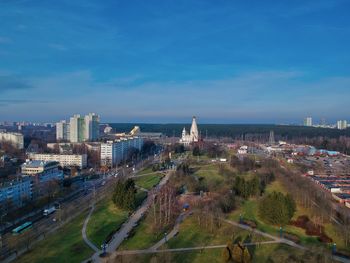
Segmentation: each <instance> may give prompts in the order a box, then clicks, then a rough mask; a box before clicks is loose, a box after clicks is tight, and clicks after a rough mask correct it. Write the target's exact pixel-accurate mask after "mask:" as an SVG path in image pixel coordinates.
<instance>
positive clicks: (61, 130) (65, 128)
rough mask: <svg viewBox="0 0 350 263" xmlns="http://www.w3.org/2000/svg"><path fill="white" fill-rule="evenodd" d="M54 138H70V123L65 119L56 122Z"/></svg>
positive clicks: (66, 139)
mask: <svg viewBox="0 0 350 263" xmlns="http://www.w3.org/2000/svg"><path fill="white" fill-rule="evenodd" d="M56 140H58V141H60V140H65V141H69V140H70V125H69V123H68V122H67V121H65V120H62V121H60V122H57V123H56Z"/></svg>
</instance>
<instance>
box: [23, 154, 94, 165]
mask: <svg viewBox="0 0 350 263" xmlns="http://www.w3.org/2000/svg"><path fill="white" fill-rule="evenodd" d="M29 158H30V159H31V160H36V161H44V162H50V161H55V162H59V164H60V165H61V166H62V167H72V166H78V167H79V168H81V169H82V168H85V167H86V166H87V155H86V154H37V153H34V154H29Z"/></svg>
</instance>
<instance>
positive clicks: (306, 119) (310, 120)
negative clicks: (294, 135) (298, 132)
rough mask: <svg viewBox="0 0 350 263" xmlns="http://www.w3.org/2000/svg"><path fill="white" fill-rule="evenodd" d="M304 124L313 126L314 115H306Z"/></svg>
mask: <svg viewBox="0 0 350 263" xmlns="http://www.w3.org/2000/svg"><path fill="white" fill-rule="evenodd" d="M304 126H309V127H311V126H312V117H306V118H305V119H304Z"/></svg>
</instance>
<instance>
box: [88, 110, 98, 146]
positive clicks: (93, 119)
mask: <svg viewBox="0 0 350 263" xmlns="http://www.w3.org/2000/svg"><path fill="white" fill-rule="evenodd" d="M99 123H100V117H99V116H98V115H97V114H96V113H89V114H88V115H86V116H85V136H84V141H94V140H97V139H98V138H99V133H100V130H99Z"/></svg>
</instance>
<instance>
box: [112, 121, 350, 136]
mask: <svg viewBox="0 0 350 263" xmlns="http://www.w3.org/2000/svg"><path fill="white" fill-rule="evenodd" d="M109 125H110V126H111V127H112V128H114V129H115V130H116V131H117V132H129V131H130V130H131V129H132V128H133V127H134V126H135V125H138V126H140V128H141V131H142V132H161V133H163V134H165V135H166V136H169V137H171V136H175V137H180V136H181V132H182V129H183V128H184V127H186V130H187V131H188V132H189V129H190V127H191V124H188V123H187V124H148V123H138V124H132V123H110V124H109ZM198 129H199V131H200V133H201V135H202V138H205V137H206V136H208V137H230V138H235V139H238V138H241V139H248V138H247V137H249V138H250V137H260V138H265V137H266V138H268V136H269V134H270V131H274V134H275V139H276V140H278V139H284V140H292V139H296V138H315V137H327V138H330V139H333V138H339V137H341V136H346V137H350V129H346V130H338V129H327V128H314V127H305V126H287V125H272V124H200V123H199V124H198Z"/></svg>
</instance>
